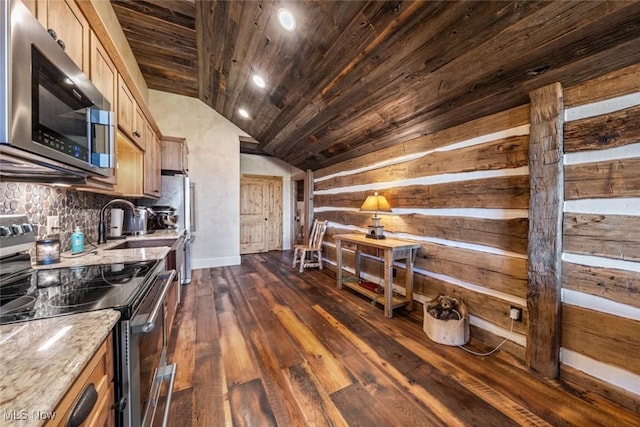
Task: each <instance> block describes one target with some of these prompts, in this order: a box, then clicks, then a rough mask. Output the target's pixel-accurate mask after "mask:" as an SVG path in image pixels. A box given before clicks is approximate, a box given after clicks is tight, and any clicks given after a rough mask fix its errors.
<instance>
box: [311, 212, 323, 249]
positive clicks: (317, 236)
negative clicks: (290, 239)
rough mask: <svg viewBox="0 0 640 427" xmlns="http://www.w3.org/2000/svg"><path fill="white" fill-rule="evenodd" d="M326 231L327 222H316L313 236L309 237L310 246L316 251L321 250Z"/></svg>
mask: <svg viewBox="0 0 640 427" xmlns="http://www.w3.org/2000/svg"><path fill="white" fill-rule="evenodd" d="M325 231H327V221H320V220H317V219H316V220H314V221H313V228H312V229H311V235H310V236H309V246H310V247H312V248H314V249H320V248H321V247H322V240H323V239H324V233H325Z"/></svg>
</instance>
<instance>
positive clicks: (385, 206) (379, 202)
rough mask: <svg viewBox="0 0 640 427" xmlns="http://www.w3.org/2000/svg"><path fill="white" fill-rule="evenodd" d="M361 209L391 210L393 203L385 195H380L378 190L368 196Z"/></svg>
mask: <svg viewBox="0 0 640 427" xmlns="http://www.w3.org/2000/svg"><path fill="white" fill-rule="evenodd" d="M360 210H361V211H369V212H391V205H389V202H388V201H387V199H386V198H385V197H384V196H380V195H378V193H377V192H376V193H375V194H374V195H373V196H367V199H366V200H365V201H364V203H363V204H362V206H360Z"/></svg>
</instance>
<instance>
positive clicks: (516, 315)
mask: <svg viewBox="0 0 640 427" xmlns="http://www.w3.org/2000/svg"><path fill="white" fill-rule="evenodd" d="M509 318H510V319H512V320H515V321H516V322H520V321H522V309H521V308H520V307H514V306H511V310H509Z"/></svg>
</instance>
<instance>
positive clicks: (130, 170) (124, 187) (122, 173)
mask: <svg viewBox="0 0 640 427" xmlns="http://www.w3.org/2000/svg"><path fill="white" fill-rule="evenodd" d="M144 154H145V153H144V152H143V151H142V150H141V149H140V147H138V146H137V145H135V144H134V143H132V142H131V141H129V139H128V138H126V137H125V136H124V135H122V134H121V133H118V135H117V137H116V193H117V194H119V195H122V196H129V197H141V196H142V191H143V179H144V178H143V177H144Z"/></svg>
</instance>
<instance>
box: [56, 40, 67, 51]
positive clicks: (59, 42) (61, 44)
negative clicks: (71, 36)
mask: <svg viewBox="0 0 640 427" xmlns="http://www.w3.org/2000/svg"><path fill="white" fill-rule="evenodd" d="M57 43H58V46H60V47H61V48H62V50H66V49H67V45H66V44H64V42H63V41H62V40H58V41H57Z"/></svg>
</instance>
